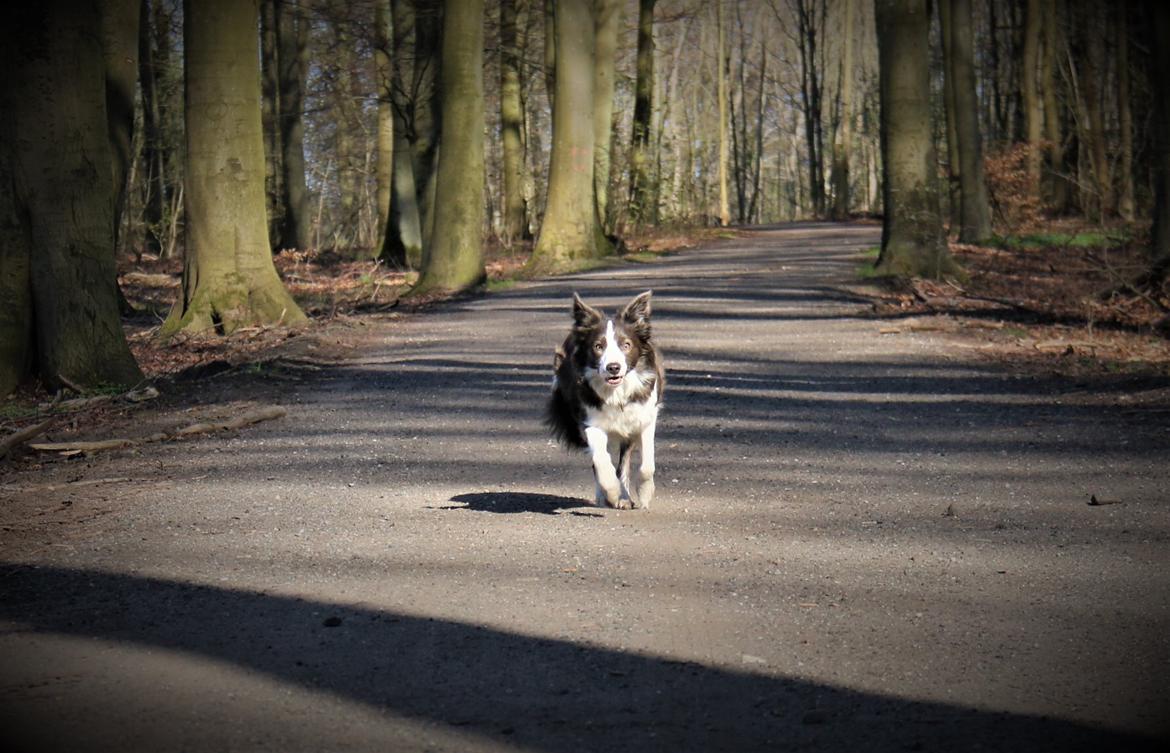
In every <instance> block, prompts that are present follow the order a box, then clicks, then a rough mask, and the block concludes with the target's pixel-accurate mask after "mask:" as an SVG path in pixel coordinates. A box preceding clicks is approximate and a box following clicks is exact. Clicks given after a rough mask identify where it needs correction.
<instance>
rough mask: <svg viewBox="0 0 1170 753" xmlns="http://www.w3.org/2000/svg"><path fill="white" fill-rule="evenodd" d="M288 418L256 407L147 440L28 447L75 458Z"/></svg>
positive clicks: (280, 410)
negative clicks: (216, 421) (219, 420)
mask: <svg viewBox="0 0 1170 753" xmlns="http://www.w3.org/2000/svg"><path fill="white" fill-rule="evenodd" d="M286 415H288V411H287V410H286V409H284V408H282V407H281V406H279V405H273V406H269V407H267V408H257V409H255V410H251V411H248V412H247V413H244V414H242V415H239V416H236V417H235V418H233V419H231V420H229V421H223V422H220V423H205V422H200V423H195V424H191V425H190V426H185V427H183V428H182V429H179V430H177V431H174V432H170V433H167V432H160V433H157V434H151V435H150V436H147V437H142V438H139V439H129V438H116V439H102V440H97V441H84V442H38V443H35V444H30V445H29V447H30V448H32V449H34V450H38V451H40V452H60V453H62V454H66V455H77V454H80V453H92V452H100V451H102V450H118V449H122V448H125V447H137V446H138V445H143V444H149V443H151V442H163V441H166V440H170V439H179V438H181V437H190V436H193V435H195V434H209V433H211V432H216V431H226V430H230V429H239V428H241V427H244V426H248V425H249V424H256V423H260V422H261V421H271V420H273V419H277V418H283V417H284V416H286Z"/></svg>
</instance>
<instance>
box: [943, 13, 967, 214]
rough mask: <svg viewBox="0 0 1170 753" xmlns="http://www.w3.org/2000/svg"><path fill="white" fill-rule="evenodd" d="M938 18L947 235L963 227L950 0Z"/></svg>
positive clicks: (960, 163)
mask: <svg viewBox="0 0 1170 753" xmlns="http://www.w3.org/2000/svg"><path fill="white" fill-rule="evenodd" d="M938 16H939V27H940V32H941V34H940V36H941V37H942V48H943V53H942V58H943V60H942V62H943V112H944V114H945V115H946V134H947V139H946V142H947V143H946V146H947V182H946V197H947V216H948V218H949V219H950V231H951V232H957V231H958V229H959V227H960V226H961V225H962V224H963V198H962V197H963V194H962V190H961V188H960V187H961V185H962V175H961V173H962V160H961V159H960V158H959V130H958V123H957V121H958V113H957V111H956V106H955V68H954V60H955V56H954V54H953V53H952V49H951V48H952V42H951V40H952V38H953V21H952V14H951V3H950V0H939V4H938Z"/></svg>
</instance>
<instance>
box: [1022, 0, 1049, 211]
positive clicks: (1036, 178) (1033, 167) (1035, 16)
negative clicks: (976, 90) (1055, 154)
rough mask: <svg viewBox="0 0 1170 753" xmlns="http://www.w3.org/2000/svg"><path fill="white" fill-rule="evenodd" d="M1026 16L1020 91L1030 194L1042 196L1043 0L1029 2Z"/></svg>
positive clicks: (1029, 0) (1030, 0) (1037, 196)
mask: <svg viewBox="0 0 1170 753" xmlns="http://www.w3.org/2000/svg"><path fill="white" fill-rule="evenodd" d="M1027 1H1028V5H1027V9H1026V11H1025V15H1024V60H1023V63H1022V65H1021V66H1020V91H1021V94H1022V96H1023V103H1024V121H1025V123H1026V126H1025V129H1026V131H1027V143H1028V160H1027V175H1028V193H1030V194H1031V195H1032V196H1033V197H1034V198H1037V199H1038V198H1039V196H1040V164H1041V157H1042V152H1041V143H1040V142H1041V141H1042V140H1043V138H1044V107H1043V102H1042V101H1041V98H1040V92H1039V91H1038V90H1037V85H1036V84H1037V81H1038V78H1037V76H1038V74H1039V72H1040V33H1041V29H1042V26H1043V13H1042V9H1041V5H1042V4H1043V1H1044V0H1027Z"/></svg>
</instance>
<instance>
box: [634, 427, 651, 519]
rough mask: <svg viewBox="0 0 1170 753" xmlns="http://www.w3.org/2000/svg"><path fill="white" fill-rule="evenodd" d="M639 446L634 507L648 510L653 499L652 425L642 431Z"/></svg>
mask: <svg viewBox="0 0 1170 753" xmlns="http://www.w3.org/2000/svg"><path fill="white" fill-rule="evenodd" d="M639 444H641V445H642V464H641V466H640V467H639V468H638V476H639V478H638V500H637V502H636V503H635V505H634V506H635V507H641V508H643V509H647V510H648V509H650V501H651V500H652V499H654V424H650V425H649V426H647V427H646V428H645V429H643V430H642V437H641V439H640V440H639Z"/></svg>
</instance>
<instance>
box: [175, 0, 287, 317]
mask: <svg viewBox="0 0 1170 753" xmlns="http://www.w3.org/2000/svg"><path fill="white" fill-rule="evenodd" d="M183 15H184V25H183V41H184V48H185V60H186V65H185V70H186V76H187V95H186V113H187V117H186V123H187V189H186V193H185V197H186V215H187V224H186V231H187V244H186V256H185V259H184V266H183V284H182V290H181V295H180V298H179V300H178V301H176V302H175V305H174V307H173V308H172V309H171V313H170V316H169V317H167V320H166V322H164V323H163V326H162V329H161V330H160V333H159V334H160V336H162V337H169V336H172V335H174V334H176V333H178V332H180V331H186V332H190V333H211V332H212V331H214V332H217V333H221V334H224V333H230V332H232V331H233V330H235V329H237V328H239V327H241V326H245V325H249V324H271V323H280V324H299V323H301V322H303V321H304V319H305V315H304V314H302V313H301V310H300V309H299V308H298V307H297V304H296V303H295V302H294V301H293V299H292V297H291V296H290V295H289V294H288V291H286V290H285V289H284V286H283V285H282V284H281V281H280V278H279V277H278V276H277V274H276V268H275V267H274V266H273V264H272V254H271V251H270V248H271V247H270V244H269V241H268V226H267V224H266V222H265V220H264V135H263V133H262V131H261V125H260V65H259V54H260V50H259V46H258V39H257V28H258V24H259V4H258V0H251V1H250V2H247V1H245V0H187V2H186V4H185V8H184V14H183Z"/></svg>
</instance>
